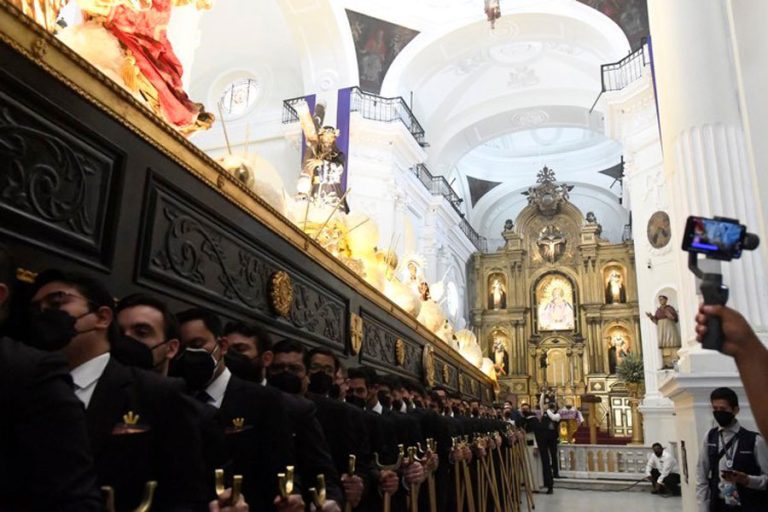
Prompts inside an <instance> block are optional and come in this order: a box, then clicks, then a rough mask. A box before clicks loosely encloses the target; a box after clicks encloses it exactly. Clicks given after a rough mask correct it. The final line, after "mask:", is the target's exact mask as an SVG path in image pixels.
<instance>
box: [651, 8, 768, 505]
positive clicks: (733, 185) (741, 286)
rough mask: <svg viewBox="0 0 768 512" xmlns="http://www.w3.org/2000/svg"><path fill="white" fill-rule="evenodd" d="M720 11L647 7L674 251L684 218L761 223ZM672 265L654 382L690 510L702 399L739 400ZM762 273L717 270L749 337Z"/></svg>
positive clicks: (762, 307) (757, 314) (761, 269)
mask: <svg viewBox="0 0 768 512" xmlns="http://www.w3.org/2000/svg"><path fill="white" fill-rule="evenodd" d="M727 7H728V1H727V0H707V1H701V0H675V1H674V2H670V1H668V0H649V1H648V13H649V20H650V28H651V41H652V45H653V57H654V63H655V71H656V85H657V98H658V103H659V118H660V122H661V132H662V145H663V150H664V169H665V175H666V180H667V182H668V183H671V184H672V187H671V189H670V192H671V197H672V198H673V200H672V201H671V209H670V219H671V222H672V236H673V243H675V244H679V243H680V240H681V239H682V233H683V228H684V224H685V219H686V217H687V216H688V215H703V216H714V215H721V216H725V217H732V218H737V219H739V220H740V221H741V222H742V223H743V224H746V225H747V226H748V227H750V228H752V230H758V229H759V226H761V225H762V224H763V220H764V218H762V217H763V216H764V215H765V213H764V207H763V205H762V204H761V202H760V199H759V190H758V183H757V180H756V175H755V173H754V172H752V171H751V169H750V166H749V162H750V160H751V159H750V158H748V155H749V151H748V148H747V144H746V142H745V140H746V139H745V136H744V130H743V126H744V124H743V119H742V116H741V111H740V104H739V101H740V100H739V84H738V83H737V79H736V65H735V63H736V60H735V59H736V56H735V54H734V52H733V46H732V41H731V39H732V38H733V37H734V34H732V33H731V32H730V27H729V21H728V9H727ZM763 251H764V249H763ZM676 263H677V267H678V268H679V269H681V271H682V272H681V273H680V274H679V283H678V286H677V289H678V291H679V296H678V300H679V304H678V306H679V312H680V327H681V334H682V338H683V345H684V347H683V349H682V350H681V364H680V366H681V372H680V374H679V375H673V376H672V377H671V378H670V379H669V380H668V381H666V382H665V383H664V384H662V386H661V392H662V394H664V395H665V396H667V397H669V398H671V399H672V400H673V401H674V403H675V410H676V414H677V416H676V424H677V427H678V428H677V435H678V438H679V441H684V442H685V445H686V448H687V450H686V451H687V470H688V474H689V481H688V483H687V484H685V485H684V486H683V509H684V510H685V511H694V510H697V508H696V501H695V492H694V489H695V483H696V482H695V480H696V479H695V470H696V460H697V458H698V455H699V448H700V445H701V442H702V440H701V436H702V434H703V432H705V431H706V429H707V428H708V427H709V426H711V425H712V415H711V410H710V408H709V407H707V402H708V395H707V392H708V390H711V389H712V388H714V387H716V386H717V385H720V384H723V383H727V384H728V385H729V386H730V387H733V388H734V389H735V390H736V391H737V392H738V393H739V394H740V395H743V390H742V388H741V385H740V380H739V379H738V376H737V373H736V370H735V365H734V364H733V361H732V360H731V359H730V358H728V357H725V356H723V355H720V354H718V353H716V352H711V351H704V350H702V349H701V347H700V345H699V344H698V343H697V342H696V341H695V337H694V315H695V313H696V310H697V308H698V302H699V298H698V297H697V296H696V293H697V290H696V284H695V280H694V278H693V275H692V274H691V273H689V272H687V271H685V270H684V269H685V268H686V266H687V254H685V253H683V252H682V251H679V250H677V257H676ZM766 265H768V262H767V261H766V258H765V256H764V252H763V253H761V252H760V251H758V252H757V253H751V254H750V253H745V254H744V256H743V257H742V259H741V261H734V262H731V263H726V264H724V265H723V266H722V268H723V273H724V279H725V282H726V283H727V284H728V285H729V286H730V288H731V300H730V302H729V304H730V305H731V306H732V307H735V308H737V309H739V310H740V311H742V312H743V313H744V315H745V316H746V317H747V318H748V320H749V321H750V322H751V323H752V324H753V325H754V326H755V328H756V330H758V331H765V330H766V325H768V307H767V305H768V288H766V287H765V283H766V275H768V271H767V269H766ZM745 406H746V404H745ZM749 416H750V411H749V410H748V407H744V408H742V414H741V415H740V419H742V420H743V421H744V422H745V424H747V425H749V424H751V423H752V421H751V418H750V417H749ZM681 462H682V461H681Z"/></svg>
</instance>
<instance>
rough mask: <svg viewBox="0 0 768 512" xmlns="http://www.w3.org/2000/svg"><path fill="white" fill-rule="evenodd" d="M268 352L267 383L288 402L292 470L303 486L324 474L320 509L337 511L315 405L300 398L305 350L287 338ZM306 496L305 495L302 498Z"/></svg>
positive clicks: (336, 487)
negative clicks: (323, 498) (293, 453)
mask: <svg viewBox="0 0 768 512" xmlns="http://www.w3.org/2000/svg"><path fill="white" fill-rule="evenodd" d="M272 352H273V353H274V359H273V360H272V364H270V365H269V367H268V368H267V374H268V379H267V382H268V383H269V384H270V385H271V386H275V387H277V388H278V389H280V390H281V391H283V392H284V393H286V396H285V397H284V398H285V400H286V402H287V403H288V404H290V405H289V407H288V411H289V417H290V418H291V423H292V426H293V433H294V441H295V443H296V466H297V467H296V469H297V471H298V473H299V475H301V477H302V481H303V482H304V483H305V487H306V488H309V487H314V486H315V485H316V484H315V481H316V477H317V475H324V476H325V488H326V494H327V497H328V500H327V501H326V502H325V504H324V505H323V506H322V508H321V510H322V511H323V512H331V511H338V512H340V511H341V507H340V504H341V503H342V502H343V494H342V491H341V488H340V482H339V474H338V472H337V471H336V466H335V464H334V463H333V460H332V459H331V455H330V449H329V448H328V443H327V442H326V440H325V435H324V433H323V429H322V427H321V426H320V423H319V422H318V421H317V417H316V411H317V408H316V406H315V404H314V403H313V402H312V401H311V400H309V399H307V398H305V397H304V394H305V393H306V391H307V383H308V376H307V369H306V366H305V364H304V355H305V353H306V350H305V349H304V346H303V345H302V344H301V343H299V342H297V341H294V340H290V339H287V340H282V341H280V342H278V343H276V344H275V345H274V347H273V348H272ZM310 499H312V498H311V496H310V495H309V494H307V496H306V497H305V500H306V501H308V500H310Z"/></svg>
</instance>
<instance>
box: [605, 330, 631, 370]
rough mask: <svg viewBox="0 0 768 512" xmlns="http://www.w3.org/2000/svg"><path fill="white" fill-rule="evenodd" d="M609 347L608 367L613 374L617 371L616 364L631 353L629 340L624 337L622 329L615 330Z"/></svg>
mask: <svg viewBox="0 0 768 512" xmlns="http://www.w3.org/2000/svg"><path fill="white" fill-rule="evenodd" d="M609 344H610V347H609V348H608V368H609V370H610V373H611V374H615V373H616V366H617V365H618V364H619V363H621V362H622V361H623V360H624V358H625V357H627V355H629V352H630V348H629V341H627V339H626V338H625V337H624V334H623V333H622V332H621V331H615V332H614V333H613V334H612V335H611V340H610V341H609Z"/></svg>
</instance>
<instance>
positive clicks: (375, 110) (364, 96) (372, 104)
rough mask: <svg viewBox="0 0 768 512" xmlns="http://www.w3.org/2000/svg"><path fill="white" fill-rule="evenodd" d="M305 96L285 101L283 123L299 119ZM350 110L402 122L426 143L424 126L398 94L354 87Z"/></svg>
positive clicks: (415, 136) (418, 139)
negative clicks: (390, 95)
mask: <svg viewBox="0 0 768 512" xmlns="http://www.w3.org/2000/svg"><path fill="white" fill-rule="evenodd" d="M303 99H304V97H303V96H302V97H298V98H291V99H288V100H284V101H283V124H289V123H295V122H298V120H299V115H298V114H297V113H296V108H295V105H296V103H298V102H300V101H302V100H303ZM350 110H351V111H352V112H359V113H360V115H361V116H362V117H363V118H364V119H370V120H371V121H380V122H383V123H394V122H398V121H399V122H401V123H403V126H405V128H406V129H407V130H408V132H409V133H410V134H411V135H412V136H413V138H414V139H415V140H416V142H418V143H419V145H425V144H426V142H425V138H424V128H423V127H422V126H421V124H420V123H419V121H418V119H416V116H415V115H413V112H411V109H410V108H409V107H408V105H407V104H406V103H405V100H404V99H403V98H402V97H400V96H397V97H395V98H384V97H382V96H379V95H377V94H373V93H370V92H365V91H363V90H362V89H360V88H359V87H355V88H353V89H352V94H351V97H350Z"/></svg>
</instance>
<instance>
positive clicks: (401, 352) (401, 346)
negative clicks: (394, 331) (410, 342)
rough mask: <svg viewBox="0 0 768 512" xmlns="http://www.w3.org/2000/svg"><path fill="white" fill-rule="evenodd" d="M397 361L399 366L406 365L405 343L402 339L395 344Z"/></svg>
mask: <svg viewBox="0 0 768 512" xmlns="http://www.w3.org/2000/svg"><path fill="white" fill-rule="evenodd" d="M395 361H397V365H398V366H403V365H404V364H405V342H404V341H403V340H401V339H400V338H398V339H397V341H396V342H395Z"/></svg>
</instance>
